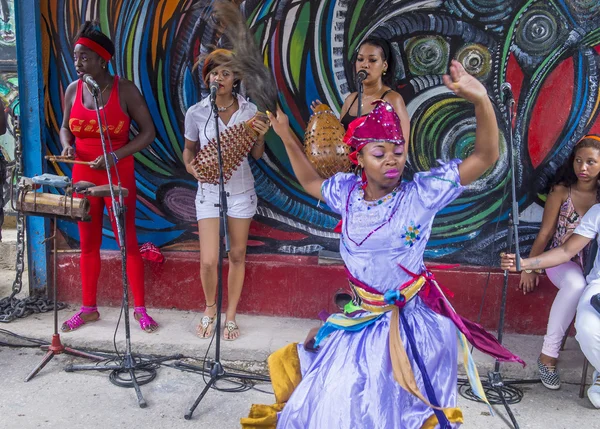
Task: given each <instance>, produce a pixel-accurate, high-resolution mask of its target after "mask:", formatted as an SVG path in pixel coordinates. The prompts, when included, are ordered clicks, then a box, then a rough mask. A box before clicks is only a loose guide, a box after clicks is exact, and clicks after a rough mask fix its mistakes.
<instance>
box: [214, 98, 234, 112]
mask: <svg viewBox="0 0 600 429" xmlns="http://www.w3.org/2000/svg"><path fill="white" fill-rule="evenodd" d="M233 103H235V97H234V98H233V100H231V104H230V105H229V106H225V107H219V106H217V110H218V111H219V112H224V111H225V110H227V109H229V108H230V107H231V106H233Z"/></svg>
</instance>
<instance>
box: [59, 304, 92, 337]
mask: <svg viewBox="0 0 600 429" xmlns="http://www.w3.org/2000/svg"><path fill="white" fill-rule="evenodd" d="M82 313H85V314H89V313H98V307H95V306H94V307H86V306H83V305H82V306H81V308H80V309H79V311H78V312H77V313H75V314H74V315H73V316H72V317H71V318H70V319H68V320H66V321H65V322H64V323H63V324H62V326H61V328H60V330H61V331H63V332H70V331H74V330H75V329H77V328H80V327H81V326H83V325H85V324H86V323H87V322H86V321H85V320H83V319H82V318H81V314H82ZM99 319H100V313H98V319H96V320H99ZM96 320H94V322H95V321H96Z"/></svg>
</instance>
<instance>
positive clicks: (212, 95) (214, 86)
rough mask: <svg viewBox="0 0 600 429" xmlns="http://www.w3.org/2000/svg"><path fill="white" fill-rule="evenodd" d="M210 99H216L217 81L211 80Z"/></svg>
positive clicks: (212, 100)
mask: <svg viewBox="0 0 600 429" xmlns="http://www.w3.org/2000/svg"><path fill="white" fill-rule="evenodd" d="M209 88H210V101H211V102H213V103H214V102H215V100H216V99H217V91H218V90H219V82H212V83H211V84H210V87H209Z"/></svg>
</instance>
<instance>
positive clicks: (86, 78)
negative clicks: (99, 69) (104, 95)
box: [81, 74, 100, 92]
mask: <svg viewBox="0 0 600 429" xmlns="http://www.w3.org/2000/svg"><path fill="white" fill-rule="evenodd" d="M81 79H82V80H83V81H84V82H85V83H87V84H88V85H89V86H91V87H92V88H93V89H94V91H97V92H100V86H98V84H97V83H96V81H95V80H94V78H93V77H92V75H89V74H84V75H83V77H82V78H81Z"/></svg>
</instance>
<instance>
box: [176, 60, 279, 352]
mask: <svg viewBox="0 0 600 429" xmlns="http://www.w3.org/2000/svg"><path fill="white" fill-rule="evenodd" d="M232 54H233V53H232V52H231V51H228V50H225V49H217V50H215V51H214V52H212V53H211V54H210V55H208V56H207V57H206V59H205V60H204V65H203V67H202V78H203V80H204V81H205V82H206V84H207V85H210V84H211V83H213V82H217V83H218V84H219V90H218V91H217V97H216V104H217V107H218V110H219V131H220V132H221V133H222V132H223V131H224V130H225V129H226V128H229V127H232V126H234V125H237V124H239V123H241V122H244V121H248V120H249V119H251V118H252V117H253V116H254V114H255V113H256V111H257V108H256V106H255V105H254V104H252V103H250V102H249V101H247V100H246V99H244V97H242V96H240V95H239V94H237V93H236V92H235V91H234V89H235V88H236V87H237V86H238V84H239V79H237V78H236V76H235V75H234V74H233V72H232V71H231V69H230V68H228V66H229V63H230V61H231V57H232ZM252 127H253V128H254V129H255V130H256V131H257V132H258V133H259V138H258V141H257V142H256V144H255V145H254V146H253V147H252V149H251V151H250V154H251V155H252V157H254V159H258V158H260V157H261V156H262V154H263V152H264V135H265V134H266V132H267V131H268V129H269V125H268V124H265V123H263V122H260V121H255V122H254V123H253V125H252ZM215 137H216V129H215V122H214V118H213V114H212V109H211V103H210V100H209V97H206V98H204V99H203V100H202V101H200V102H199V103H196V104H195V105H194V106H192V107H190V108H189V109H188V111H187V112H186V115H185V148H184V150H183V161H184V163H185V166H186V169H187V171H188V172H189V173H190V174H192V175H193V176H194V177H196V178H197V179H198V192H197V194H196V218H197V219H198V232H199V240H200V280H201V282H202V288H203V290H204V296H205V300H206V308H205V310H204V316H203V317H202V319H201V322H200V324H199V325H198V329H197V333H198V336H200V337H201V338H210V337H211V336H212V332H213V329H214V326H213V325H214V322H215V316H216V310H217V309H216V290H217V279H218V278H217V263H218V256H219V207H218V206H216V205H215V204H218V202H219V186H218V185H214V184H207V183H202V182H201V181H200V179H199V178H198V176H197V174H196V173H195V172H194V170H193V168H192V167H191V163H192V161H193V160H194V157H195V155H196V152H197V150H198V143H199V147H200V148H201V147H204V146H205V145H207V144H208V143H209V142H210V141H211V140H212V139H213V138H215ZM225 191H226V192H227V206H228V211H227V219H228V222H227V225H228V228H229V238H230V243H231V248H230V251H229V256H228V259H229V277H228V282H227V285H228V291H227V292H228V294H227V297H228V301H227V302H228V305H227V312H226V317H225V327H224V330H223V339H225V340H235V339H236V338H238V336H239V335H240V330H239V328H238V325H237V323H236V321H235V315H236V311H237V305H238V302H239V300H240V295H241V293H242V286H243V284H244V272H245V263H246V245H247V243H248V231H249V229H250V222H251V221H252V217H253V216H254V214H255V213H256V206H257V201H256V193H255V191H254V177H253V176H252V171H251V170H250V165H249V163H248V160H247V159H244V160H243V162H242V164H241V165H240V166H239V168H238V169H237V170H235V171H234V173H233V175H232V176H231V179H229V180H228V181H227V183H225Z"/></svg>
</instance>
